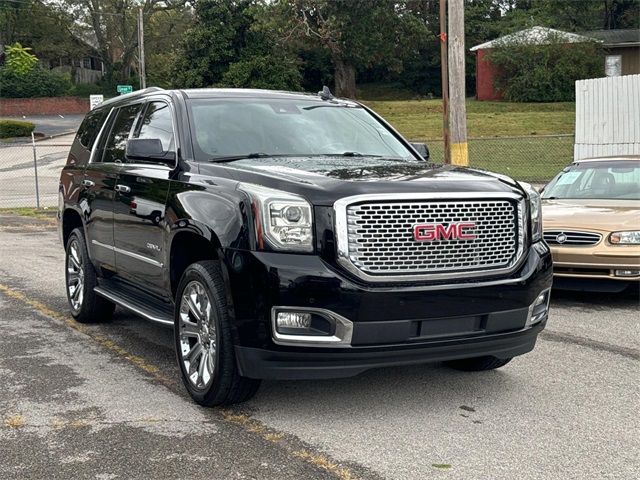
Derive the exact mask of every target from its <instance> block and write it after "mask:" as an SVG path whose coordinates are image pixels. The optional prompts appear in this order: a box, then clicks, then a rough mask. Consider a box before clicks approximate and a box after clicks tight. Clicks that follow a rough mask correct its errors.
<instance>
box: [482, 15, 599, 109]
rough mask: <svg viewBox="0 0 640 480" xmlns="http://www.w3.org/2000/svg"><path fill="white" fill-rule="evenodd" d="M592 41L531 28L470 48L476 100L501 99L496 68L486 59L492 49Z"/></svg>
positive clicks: (542, 28) (575, 35) (581, 36)
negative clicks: (473, 64)
mask: <svg viewBox="0 0 640 480" xmlns="http://www.w3.org/2000/svg"><path fill="white" fill-rule="evenodd" d="M593 41H597V40H594V38H592V37H586V36H584V35H577V34H575V33H569V32H562V31H560V30H554V29H552V28H545V27H532V28H528V29H526V30H521V31H519V32H515V33H512V34H510V35H505V36H503V37H499V38H496V39H495V40H491V41H490V42H485V43H481V44H480V45H476V46H475V47H471V49H470V50H471V51H472V52H474V53H475V54H476V98H477V99H478V100H501V99H502V92H500V91H499V90H498V89H497V88H496V87H495V77H496V74H497V68H496V66H495V65H492V64H491V61H490V60H489V59H488V58H487V55H488V54H489V53H490V52H491V49H493V48H498V47H508V46H509V45H548V44H550V43H557V42H561V43H584V42H593Z"/></svg>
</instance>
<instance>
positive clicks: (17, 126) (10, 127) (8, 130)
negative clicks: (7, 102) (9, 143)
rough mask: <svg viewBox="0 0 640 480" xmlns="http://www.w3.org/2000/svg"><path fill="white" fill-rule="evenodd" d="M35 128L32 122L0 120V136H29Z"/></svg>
mask: <svg viewBox="0 0 640 480" xmlns="http://www.w3.org/2000/svg"><path fill="white" fill-rule="evenodd" d="M35 128H36V126H35V125H34V124H33V123H31V122H20V121H18V120H0V138H10V137H28V136H29V135H31V132H33V130H34V129H35Z"/></svg>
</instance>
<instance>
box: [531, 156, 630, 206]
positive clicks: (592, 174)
mask: <svg viewBox="0 0 640 480" xmlns="http://www.w3.org/2000/svg"><path fill="white" fill-rule="evenodd" d="M542 198H546V199H554V198H559V199H563V198H572V199H580V198H585V199H589V198H591V199H604V200H607V199H608V200H617V199H619V200H622V199H629V200H640V162H638V161H635V160H608V161H602V162H583V163H578V164H575V165H572V166H570V167H567V168H565V169H564V170H563V171H562V172H561V173H560V174H559V175H558V176H557V177H556V178H554V179H553V180H552V181H551V183H549V185H548V186H547V187H546V188H545V190H544V193H543V195H542Z"/></svg>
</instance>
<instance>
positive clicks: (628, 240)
mask: <svg viewBox="0 0 640 480" xmlns="http://www.w3.org/2000/svg"><path fill="white" fill-rule="evenodd" d="M609 243H612V244H613V245H638V244H640V230H632V231H630V232H613V233H612V234H611V235H609Z"/></svg>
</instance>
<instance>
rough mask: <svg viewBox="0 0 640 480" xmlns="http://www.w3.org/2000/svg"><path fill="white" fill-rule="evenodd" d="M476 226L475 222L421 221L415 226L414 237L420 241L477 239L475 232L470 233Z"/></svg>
mask: <svg viewBox="0 0 640 480" xmlns="http://www.w3.org/2000/svg"><path fill="white" fill-rule="evenodd" d="M475 227H476V224H475V223H450V224H449V225H448V226H446V225H443V224H442V223H419V224H418V225H414V227H413V238H415V239H416V241H418V242H433V241H434V240H475V238H476V236H475V235H474V234H473V233H468V232H469V230H472V229H474V228H475Z"/></svg>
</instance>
